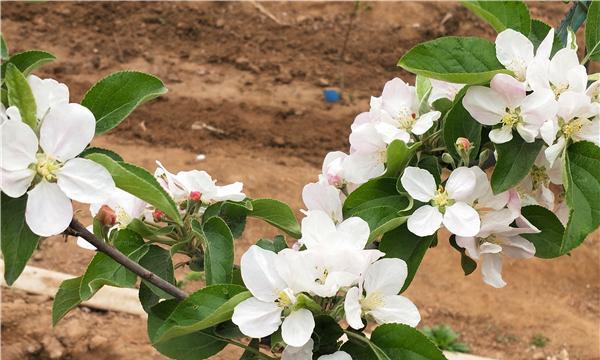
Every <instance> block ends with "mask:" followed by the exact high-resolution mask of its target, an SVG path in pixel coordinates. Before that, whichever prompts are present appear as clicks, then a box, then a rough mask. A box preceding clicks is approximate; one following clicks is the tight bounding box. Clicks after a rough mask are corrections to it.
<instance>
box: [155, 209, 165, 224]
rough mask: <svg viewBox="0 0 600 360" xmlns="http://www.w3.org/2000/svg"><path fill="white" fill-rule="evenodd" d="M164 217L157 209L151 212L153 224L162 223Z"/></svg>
mask: <svg viewBox="0 0 600 360" xmlns="http://www.w3.org/2000/svg"><path fill="white" fill-rule="evenodd" d="M164 217H165V213H164V212H162V211H160V210H158V209H154V211H153V212H152V218H153V219H154V221H155V222H159V221H162V220H163V218H164Z"/></svg>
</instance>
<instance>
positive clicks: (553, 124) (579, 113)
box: [541, 91, 600, 166]
mask: <svg viewBox="0 0 600 360" xmlns="http://www.w3.org/2000/svg"><path fill="white" fill-rule="evenodd" d="M598 109H599V108H598V107H597V106H594V104H592V103H591V101H590V98H589V97H588V96H587V95H585V94H581V93H576V92H573V91H567V92H565V93H563V94H562V95H561V97H560V98H559V99H558V112H557V118H554V119H552V120H550V121H547V122H546V123H544V126H543V127H542V129H541V135H542V138H543V139H544V141H545V142H546V144H548V145H549V146H548V148H547V149H546V150H545V153H546V158H547V159H548V161H549V162H550V165H551V166H552V165H554V161H556V159H557V158H558V157H560V155H561V154H562V152H563V150H564V149H565V148H566V146H567V143H568V142H569V140H571V141H573V142H578V141H584V140H586V141H591V142H593V143H594V144H596V145H600V118H599V117H598ZM590 119H593V120H590ZM557 136H558V139H557Z"/></svg>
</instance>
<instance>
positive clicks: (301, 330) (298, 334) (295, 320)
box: [281, 309, 315, 347]
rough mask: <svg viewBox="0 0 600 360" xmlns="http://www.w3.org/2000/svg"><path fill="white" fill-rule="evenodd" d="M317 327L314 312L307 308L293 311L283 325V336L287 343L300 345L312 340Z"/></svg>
mask: <svg viewBox="0 0 600 360" xmlns="http://www.w3.org/2000/svg"><path fill="white" fill-rule="evenodd" d="M314 329H315V319H314V317H313V314H312V313H311V312H310V311H309V310H306V309H299V310H295V311H292V312H291V313H290V314H289V315H288V316H287V317H286V318H285V319H284V320H283V324H282V325H281V337H282V338H283V341H285V343H286V344H288V345H292V346H296V347H300V346H303V345H304V344H306V343H307V342H308V340H310V336H311V335H312V332H313V330H314Z"/></svg>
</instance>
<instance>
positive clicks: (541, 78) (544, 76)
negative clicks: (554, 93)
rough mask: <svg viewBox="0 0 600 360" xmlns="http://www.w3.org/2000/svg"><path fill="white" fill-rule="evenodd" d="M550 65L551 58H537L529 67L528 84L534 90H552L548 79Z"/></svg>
mask: <svg viewBox="0 0 600 360" xmlns="http://www.w3.org/2000/svg"><path fill="white" fill-rule="evenodd" d="M549 67H550V60H548V59H543V58H539V59H535V60H534V61H533V62H532V63H531V64H529V67H528V68H527V76H526V78H527V84H529V86H530V87H531V89H533V91H534V92H535V91H542V90H551V88H550V82H549V80H548V68H549Z"/></svg>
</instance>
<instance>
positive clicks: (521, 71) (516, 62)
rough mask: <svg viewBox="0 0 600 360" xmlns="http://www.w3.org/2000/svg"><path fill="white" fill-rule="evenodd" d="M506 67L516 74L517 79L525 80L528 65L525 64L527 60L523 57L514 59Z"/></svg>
mask: <svg viewBox="0 0 600 360" xmlns="http://www.w3.org/2000/svg"><path fill="white" fill-rule="evenodd" d="M506 68H507V69H508V70H510V71H512V72H513V73H514V74H515V79H517V80H519V81H525V72H526V69H527V66H526V65H525V61H523V59H521V58H517V59H513V60H512V61H511V62H510V64H508V66H507V67H506Z"/></svg>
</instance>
